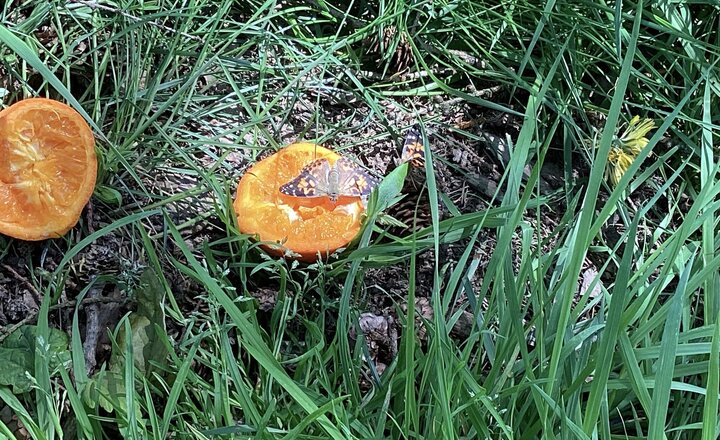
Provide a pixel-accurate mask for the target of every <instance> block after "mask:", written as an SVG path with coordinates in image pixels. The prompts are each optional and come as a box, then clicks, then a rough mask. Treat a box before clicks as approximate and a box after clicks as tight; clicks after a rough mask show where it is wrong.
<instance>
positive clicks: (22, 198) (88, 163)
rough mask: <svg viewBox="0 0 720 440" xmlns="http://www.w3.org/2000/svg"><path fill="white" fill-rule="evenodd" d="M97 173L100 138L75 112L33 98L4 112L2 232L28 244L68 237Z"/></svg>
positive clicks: (0, 132) (0, 123) (0, 129)
mask: <svg viewBox="0 0 720 440" xmlns="http://www.w3.org/2000/svg"><path fill="white" fill-rule="evenodd" d="M96 175H97V158H96V156H95V139H94V138H93V134H92V131H91V130H90V127H89V126H88V125H87V123H86V122H85V120H84V119H83V117H82V116H81V115H80V114H79V113H78V112H76V111H75V110H74V109H73V108H71V107H69V106H67V105H65V104H63V103H61V102H58V101H54V100H51V99H45V98H31V99H26V100H24V101H20V102H17V103H15V104H13V105H11V106H10V107H8V108H6V109H4V110H3V111H2V112H0V233H3V234H6V235H9V236H12V237H15V238H20V239H23V240H43V239H46V238H51V237H59V236H61V235H63V234H65V233H66V232H67V231H68V230H69V229H70V228H72V227H73V226H74V225H75V224H76V223H77V221H78V219H79V218H80V214H81V213H82V209H83V207H84V206H85V204H86V203H87V201H88V200H89V199H90V196H91V195H92V192H93V189H94V187H95V178H96Z"/></svg>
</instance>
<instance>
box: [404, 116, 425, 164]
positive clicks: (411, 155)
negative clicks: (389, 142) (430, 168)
mask: <svg viewBox="0 0 720 440" xmlns="http://www.w3.org/2000/svg"><path fill="white" fill-rule="evenodd" d="M405 162H410V165H412V166H414V167H416V168H423V167H425V144H424V143H423V140H422V134H421V133H420V126H418V125H414V126H413V127H412V128H411V129H410V130H409V131H408V133H407V135H406V136H405V143H404V145H403V149H402V153H401V154H400V163H405Z"/></svg>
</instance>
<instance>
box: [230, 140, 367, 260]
mask: <svg viewBox="0 0 720 440" xmlns="http://www.w3.org/2000/svg"><path fill="white" fill-rule="evenodd" d="M320 158H327V159H328V161H329V162H330V163H331V164H332V163H335V161H337V160H338V159H339V158H340V155H338V154H337V153H335V152H333V151H331V150H328V149H327V148H323V147H321V146H319V145H315V144H311V143H297V144H293V145H290V146H288V147H286V148H283V149H282V150H280V151H279V152H277V153H275V154H273V155H272V156H270V157H268V158H266V159H263V160H261V161H259V162H257V163H256V164H255V165H254V166H252V167H251V168H250V169H249V170H248V171H247V172H246V173H245V175H243V177H242V178H241V179H240V183H239V185H238V189H237V196H236V198H235V203H234V207H235V212H236V214H237V218H238V226H239V228H240V231H241V232H242V233H245V234H252V235H255V234H257V235H258V236H259V238H260V240H261V241H270V242H277V243H278V246H277V247H270V246H265V249H266V250H267V251H268V252H270V253H272V254H273V255H278V256H280V255H283V253H284V251H285V250H286V249H289V250H290V251H292V252H293V253H295V254H298V255H297V257H298V259H300V260H303V261H308V262H310V261H315V260H316V259H317V254H318V252H319V253H320V254H321V255H323V256H326V255H328V254H330V253H332V252H334V251H335V250H337V249H338V248H341V247H343V246H346V245H347V244H348V243H350V241H352V239H353V238H355V236H356V235H357V234H358V232H359V231H360V226H361V214H362V213H363V212H364V207H363V205H362V203H361V201H360V199H359V198H357V197H340V198H339V199H338V200H337V201H336V202H335V203H333V202H332V201H330V198H329V197H313V198H308V197H292V196H288V195H285V194H282V193H281V192H280V191H279V188H280V186H282V185H283V184H285V183H287V182H288V181H290V180H291V179H293V178H294V177H296V176H297V175H298V173H300V171H301V170H302V168H303V167H304V166H305V165H307V164H308V163H309V162H311V161H313V160H315V159H320Z"/></svg>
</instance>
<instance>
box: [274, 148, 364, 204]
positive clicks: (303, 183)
mask: <svg viewBox="0 0 720 440" xmlns="http://www.w3.org/2000/svg"><path fill="white" fill-rule="evenodd" d="M377 183H378V181H377V179H375V178H374V177H372V176H371V175H370V174H368V173H367V172H366V171H365V170H363V169H362V168H360V167H359V166H358V165H356V164H354V163H353V162H352V161H351V160H349V159H346V158H344V157H341V158H340V159H338V160H337V161H336V162H335V163H334V164H333V165H330V161H328V160H327V159H324V158H323V159H316V160H314V161H312V162H310V163H309V164H307V165H305V167H303V169H302V171H300V174H298V175H297V177H295V178H294V179H293V180H291V181H289V182H288V183H286V184H284V185H282V186H281V187H280V192H281V193H283V194H286V195H289V196H293V197H329V198H330V200H331V201H332V202H336V201H337V200H338V198H339V197H342V196H346V197H367V196H369V195H370V193H371V192H372V190H373V188H374V187H375V186H376V185H377Z"/></svg>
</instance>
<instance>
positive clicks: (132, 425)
mask: <svg viewBox="0 0 720 440" xmlns="http://www.w3.org/2000/svg"><path fill="white" fill-rule="evenodd" d="M93 5H94V6H93ZM366 10H371V11H373V12H372V13H365V11H366ZM718 12H719V11H718V8H717V6H713V5H711V4H700V3H686V2H676V3H668V4H667V5H665V4H659V3H658V4H655V3H652V4H651V5H646V4H644V3H627V2H626V3H619V2H618V3H617V4H616V3H612V2H608V3H604V2H581V3H577V2H568V1H551V2H547V3H545V4H536V3H533V2H525V1H511V2H484V1H471V0H456V1H442V2H438V1H434V2H432V1H420V2H410V1H407V2H406V1H402V0H397V1H394V0H387V1H385V0H375V1H372V2H368V3H364V2H337V1H333V2H330V3H329V2H326V1H317V2H275V1H268V2H264V3H263V2H256V1H249V2H234V1H231V0H195V1H191V2H171V1H166V0H156V1H144V2H134V1H126V0H121V1H118V2H105V1H100V2H94V1H76V2H59V1H38V0H26V1H14V2H11V3H9V4H7V5H5V6H4V9H2V10H0V68H2V69H3V72H4V73H5V74H6V76H5V77H4V78H2V83H1V84H0V86H1V87H3V89H4V92H5V95H4V98H3V99H4V102H5V103H6V104H7V103H9V102H13V101H15V100H17V99H21V98H24V97H30V96H38V95H40V96H51V97H55V98H57V99H61V100H64V101H66V102H68V103H69V104H71V105H72V106H73V107H75V108H76V109H77V110H78V111H81V113H83V114H84V116H85V117H86V118H87V119H88V122H89V123H91V125H92V127H93V129H94V131H95V134H96V138H97V141H98V152H99V154H100V158H101V160H100V170H99V176H98V186H97V189H96V192H95V195H94V198H93V205H94V210H95V212H96V213H98V215H99V218H100V219H101V227H98V228H96V230H95V232H93V233H89V232H88V231H87V229H86V227H87V225H86V224H84V223H83V224H81V225H79V226H78V227H76V228H75V230H74V231H73V232H71V233H69V234H68V236H67V237H66V239H65V240H56V241H54V242H53V244H44V245H42V246H41V247H42V249H45V250H46V251H47V250H48V249H55V250H57V251H58V252H60V254H61V255H62V257H61V258H60V259H59V260H58V264H57V267H56V268H54V269H53V270H50V271H47V270H45V271H40V270H34V269H32V264H33V263H29V266H28V267H29V268H30V269H31V270H34V272H32V273H33V276H32V279H31V282H32V283H33V284H34V286H35V287H36V288H37V290H38V292H40V293H41V295H42V297H43V303H42V307H41V309H40V311H39V314H38V317H37V320H36V322H33V323H34V324H37V327H36V329H35V331H36V333H35V334H36V338H37V340H36V346H35V347H34V351H33V348H32V347H26V349H27V350H30V351H33V352H34V354H33V356H32V358H31V359H32V362H33V363H32V367H29V374H30V375H31V376H32V377H33V384H34V385H33V387H32V388H31V389H30V390H25V391H22V392H19V391H17V390H13V388H12V387H11V386H9V384H7V383H6V382H5V381H4V380H3V381H2V383H3V384H6V385H8V386H6V385H3V386H0V399H2V401H3V402H4V405H5V406H7V407H8V408H9V411H10V413H11V414H13V415H15V416H16V417H17V420H19V421H20V422H21V423H22V425H23V426H24V429H25V430H26V431H27V432H28V435H29V437H30V438H34V439H50V438H60V437H62V438H76V437H77V438H118V436H124V437H128V438H156V439H165V438H192V439H196V438H257V439H270V438H286V439H294V438H301V439H310V438H336V439H341V438H342V439H344V438H358V439H366V438H377V439H380V438H399V439H402V438H424V439H451V438H466V439H471V438H493V439H494V438H513V439H532V438H549V439H553V438H587V439H590V438H603V439H611V438H618V439H619V438H628V439H635V438H652V439H656V438H668V439H681V438H682V439H684V438H702V439H704V440H709V439H715V438H717V436H718V434H720V423H719V421H718V398H719V396H720V391H719V387H720V360H719V356H720V330H718V329H719V328H720V327H718V325H717V322H718V319H719V318H720V297H719V296H718V295H719V292H718V286H720V272H719V271H718V268H719V267H720V254H719V253H718V249H719V247H720V246H719V244H718V243H719V241H718V237H717V234H716V232H717V230H718V221H717V218H718V217H717V213H718V208H719V207H720V206H719V205H718V203H719V202H718V194H719V193H720V183H719V182H718V163H719V162H718V159H717V148H716V147H715V144H716V143H717V136H716V132H717V130H718V117H717V114H718V111H719V110H720V109H718V102H720V100H718V96H717V95H718V87H717V86H718V83H717V74H716V72H717V66H716V65H715V62H716V61H717V59H718V55H719V54H720V42H719V41H718V34H717V26H718V17H720V14H718ZM47 27H50V28H52V29H54V31H55V34H54V35H51V36H50V37H47V36H46V32H45V31H46V29H47ZM388 29H392V30H394V32H388V31H387V30H388ZM378 40H382V42H383V43H382V44H381V45H380V47H381V49H380V50H379V53H372V52H370V50H369V47H370V46H371V45H372V43H371V42H372V41H375V42H377V41H378ZM402 50H405V51H407V53H411V56H410V57H409V71H408V72H403V73H398V74H396V68H397V65H398V62H399V61H398V57H397V56H396V55H395V54H397V53H400V51H402ZM418 72H420V74H416V75H413V73H418ZM491 90H500V92H491ZM461 111H462V112H464V114H468V115H475V116H477V117H480V118H485V119H489V118H490V116H492V115H496V114H499V113H500V114H506V115H509V116H512V118H514V119H513V120H514V121H516V124H517V126H516V127H514V128H513V127H512V122H511V123H508V127H509V128H508V133H511V134H512V143H511V144H508V145H507V147H508V148H509V149H510V152H509V156H508V161H507V162H506V163H504V164H503V166H502V167H499V168H500V169H501V171H502V179H501V181H500V183H499V185H498V188H499V189H500V190H501V191H498V192H497V193H496V195H495V197H494V200H493V202H492V205H488V204H487V203H486V204H485V206H489V207H488V209H486V210H481V211H477V212H474V211H473V210H472V209H460V208H458V207H456V206H454V205H452V204H451V203H449V202H448V200H450V197H448V196H447V195H446V194H438V192H439V190H440V189H442V188H444V187H443V185H444V184H445V183H444V182H443V181H440V180H438V181H436V178H435V174H434V173H433V172H432V170H433V169H440V168H442V167H445V168H444V169H448V165H452V169H454V170H455V171H453V173H455V176H456V177H458V178H462V177H466V178H467V180H468V181H471V180H472V179H474V178H475V177H473V176H474V174H473V173H474V172H475V170H472V169H463V168H462V167H459V166H457V164H453V163H452V154H453V152H452V148H453V146H457V145H461V146H464V147H465V148H467V149H470V150H475V151H479V153H480V154H484V155H486V156H494V153H492V152H489V151H487V148H486V147H483V146H482V144H481V143H480V142H479V138H478V135H477V133H476V132H473V131H472V130H470V129H465V128H458V127H456V126H455V125H454V123H453V117H454V115H455V113H456V112H461ZM634 115H639V116H641V117H648V118H652V119H653V120H654V121H655V122H656V126H657V127H656V128H655V130H653V131H652V132H651V133H650V136H649V137H650V140H649V143H648V146H647V147H646V148H645V149H644V150H643V151H642V153H641V154H640V155H639V157H638V159H637V160H636V161H635V162H633V164H632V165H631V166H630V167H629V169H628V170H627V172H625V173H624V175H623V178H622V179H621V180H620V182H619V184H618V185H617V186H615V187H613V186H611V185H610V184H609V183H608V181H607V180H606V179H605V175H606V166H607V161H608V154H609V152H610V149H611V148H612V147H613V146H614V145H616V144H615V142H616V135H617V134H618V133H619V132H620V131H622V128H623V127H624V126H626V125H627V123H628V121H629V120H630V119H631V117H632V116H634ZM414 120H418V121H421V122H422V126H423V133H424V136H426V137H427V138H429V139H430V141H431V142H432V143H433V149H434V151H435V155H434V156H433V157H432V158H430V160H429V161H428V164H427V167H428V168H427V170H426V171H427V172H426V175H427V189H428V191H429V194H430V202H429V203H430V204H429V207H428V208H426V209H429V212H430V215H431V218H432V219H433V224H432V226H430V227H428V228H425V229H422V230H420V231H418V232H416V233H415V234H412V235H410V236H408V237H403V238H392V237H390V236H385V237H384V238H383V239H382V240H380V237H381V236H382V232H383V228H384V226H383V225H382V224H381V223H379V222H375V220H377V218H376V216H374V215H371V216H370V217H369V222H370V223H371V224H370V225H369V226H368V228H367V229H365V233H364V235H363V236H361V237H360V238H359V243H360V246H358V247H357V249H351V250H348V251H347V252H345V253H343V254H341V255H340V256H339V257H338V258H334V259H331V260H330V261H329V262H328V263H326V264H315V265H304V264H297V263H293V262H291V261H285V260H281V259H275V258H271V257H268V256H267V255H265V254H264V252H263V251H262V250H260V249H259V248H258V246H257V244H256V243H254V242H253V241H252V240H251V239H250V237H247V236H246V235H242V234H240V233H239V232H238V230H237V226H236V220H235V215H234V211H233V208H232V200H233V198H234V191H235V188H236V185H237V180H238V179H239V177H240V176H241V175H242V173H243V172H244V171H245V169H246V167H247V166H248V165H249V164H252V163H253V162H254V161H256V160H257V159H259V158H260V157H261V155H263V154H265V153H266V152H267V151H272V150H277V149H279V148H281V147H282V146H283V145H285V144H287V143H289V142H291V141H293V140H295V139H310V140H316V141H319V142H322V143H325V144H327V145H329V146H331V147H333V148H337V149H339V150H345V149H346V148H349V151H352V152H353V153H360V154H359V156H361V157H362V156H363V154H362V153H363V152H369V153H374V152H375V151H377V150H373V148H374V147H373V146H375V145H380V146H384V147H389V146H391V145H392V146H395V145H397V144H398V143H399V142H401V141H402V133H404V129H405V128H406V127H407V126H409V125H410V124H411V123H412V122H413V121H414ZM368 133H371V135H368ZM588 140H594V141H593V142H592V143H588ZM378 148H379V147H378ZM550 162H552V163H555V164H559V168H558V169H559V170H560V171H559V172H560V175H559V176H557V177H558V178H559V179H560V180H561V182H562V184H561V185H560V189H559V190H557V191H555V192H553V193H550V194H548V193H544V192H541V191H540V188H541V182H542V180H543V179H544V178H545V177H547V176H544V175H543V173H542V172H541V169H542V168H543V165H546V164H547V163H550ZM158 176H160V177H161V178H165V177H163V176H173V178H176V179H178V180H179V181H178V182H175V181H173V182H174V183H171V184H170V187H169V188H168V187H165V186H162V185H161V184H160V183H158V182H159V180H158ZM178 176H181V177H180V178H179V177H178ZM161 183H162V182H161ZM387 187H388V191H390V192H392V191H393V188H394V187H392V186H391V185H390V184H388V185H387ZM388 200H389V199H379V200H378V205H379V206H382V205H383V204H386V203H387V201H388ZM485 202H490V199H489V198H487V200H485ZM371 206H373V205H371ZM441 211H443V212H445V213H447V214H446V215H445V217H444V218H443V219H441V218H440V212H441ZM373 223H374V224H373ZM193 228H206V229H205V230H209V231H210V232H211V234H210V235H209V236H210V239H208V240H205V241H202V242H193V241H192V240H191V239H189V238H188V234H190V233H191V231H193ZM110 236H113V237H122V238H123V242H124V243H125V246H126V248H127V249H129V250H130V251H129V255H130V256H129V257H127V258H128V260H129V261H131V262H133V263H134V264H133V265H128V266H127V267H124V268H122V269H121V270H119V271H117V270H116V271H110V272H108V273H101V274H100V275H101V276H100V277H98V278H97V279H95V280H90V281H88V283H87V285H82V286H78V287H77V288H76V289H75V290H72V293H73V294H74V295H79V296H78V298H77V299H78V303H81V302H82V301H80V300H83V298H85V297H86V296H87V297H89V295H91V294H92V292H93V291H94V290H97V289H98V288H101V287H99V286H108V285H109V286H117V288H119V289H120V290H122V292H123V293H124V294H125V295H127V296H129V297H130V298H131V299H133V300H134V301H136V302H137V304H138V307H137V309H136V310H135V312H134V313H132V314H128V315H126V316H124V317H122V319H121V320H120V322H119V323H118V324H117V326H116V327H115V328H113V329H111V330H112V331H113V333H112V338H111V341H112V358H111V359H109V360H107V362H106V363H105V364H101V365H98V368H100V367H102V369H101V372H94V373H93V374H92V375H90V376H88V375H87V373H86V370H85V364H84V362H85V360H84V356H83V352H82V351H83V347H82V341H81V340H80V338H81V334H82V332H81V330H82V328H83V327H84V325H85V323H84V321H83V319H82V310H81V309H80V308H79V306H78V307H75V308H74V309H72V310H74V313H73V314H72V325H71V328H72V330H71V332H70V335H69V336H70V343H69V345H68V347H66V349H67V350H68V351H69V355H70V356H68V357H67V359H71V360H68V361H67V362H66V363H65V364H64V366H58V365H57V362H55V361H53V360H52V355H53V353H52V350H51V349H54V348H53V347H51V346H48V345H47V344H45V343H44V341H46V340H47V338H48V337H49V335H50V330H51V328H52V327H54V326H58V320H57V316H56V315H53V314H52V313H51V307H52V306H54V305H56V304H57V303H61V302H62V301H66V300H67V299H68V298H66V293H68V292H69V291H71V289H70V287H68V286H69V285H68V284H67V281H68V280H69V279H70V278H72V276H73V274H74V273H75V272H76V271H77V270H79V269H78V266H77V265H78V263H77V260H76V259H75V258H74V257H76V256H78V255H82V253H83V252H84V251H85V250H86V249H87V248H88V247H89V246H91V245H92V244H93V243H94V242H98V240H102V239H103V238H104V237H110ZM488 239H491V240H493V241H494V245H493V244H490V245H488V242H487V240H488ZM18 245H19V244H18V242H16V241H13V240H9V239H8V240H5V241H3V242H2V246H3V251H2V255H3V258H8V255H11V254H14V253H15V252H16V248H17V246H18ZM446 246H452V247H453V249H455V250H456V251H457V252H456V254H455V255H456V257H455V258H454V259H453V260H452V261H448V260H447V259H445V258H435V259H434V260H432V261H431V263H432V264H430V265H422V264H420V263H421V259H422V258H427V253H426V251H428V250H430V251H433V252H434V253H435V255H442V254H443V253H444V252H445V249H446ZM423 252H425V253H423ZM36 257H37V256H36ZM37 258H39V257H37ZM37 258H36V260H37ZM31 260H32V259H31ZM422 261H424V260H422ZM393 265H400V266H402V267H407V268H409V270H408V271H407V273H408V275H407V285H408V288H407V291H402V292H398V291H387V295H388V296H389V298H388V299H387V300H386V301H385V303H392V304H393V306H392V307H389V309H388V310H387V311H388V313H390V314H392V315H394V316H395V320H396V324H398V328H399V340H398V341H397V347H398V353H397V355H396V356H394V358H393V359H392V362H390V363H389V364H388V365H387V368H386V369H385V370H384V372H382V374H379V372H378V371H377V370H376V369H375V368H376V367H375V366H374V365H372V366H370V365H369V364H368V362H366V361H365V360H364V359H366V355H367V354H368V353H369V348H368V346H367V344H366V343H365V342H364V341H365V340H364V339H363V338H358V339H357V340H356V339H353V338H350V337H349V335H350V334H351V333H353V332H354V331H355V329H356V328H357V322H358V319H359V316H360V314H361V313H363V312H365V311H367V308H368V307H369V304H373V298H368V292H369V291H378V290H377V289H375V290H372V289H371V287H373V286H369V285H368V283H369V282H368V279H369V278H368V277H369V274H370V273H371V272H372V271H374V270H387V268H388V267H391V266H393ZM588 266H594V269H596V270H597V273H598V275H597V276H592V272H588V271H587V269H588ZM428 271H429V272H428ZM180 274H181V275H180ZM588 274H591V275H590V285H589V286H587V285H586V288H583V289H581V288H580V286H581V280H582V279H583V277H584V276H587V275H588ZM420 275H422V276H423V278H422V280H431V282H430V283H429V285H420V283H421V281H420V279H419V277H420ZM180 276H182V277H185V278H187V279H190V280H192V281H193V282H194V283H195V284H196V285H197V286H198V287H197V289H196V291H192V292H191V291H186V290H183V289H181V288H179V287H178V286H180V285H179V284H178V283H177V280H178V279H179V277H180ZM265 287H267V288H272V289H273V290H274V292H275V293H276V302H275V305H274V307H273V308H272V309H271V310H270V311H267V312H261V311H259V308H258V304H257V303H256V302H255V301H254V300H253V298H252V296H251V293H253V292H257V291H258V289H259V288H265ZM380 287H383V286H380ZM423 289H426V290H428V291H430V295H429V296H428V301H429V304H430V305H431V306H432V310H433V314H432V316H426V315H423V316H422V319H421V316H420V315H421V313H420V311H418V310H415V308H414V307H406V305H407V304H415V301H416V298H417V297H418V293H419V292H421V291H423ZM196 295H197V296H196ZM70 299H75V298H70ZM196 304H199V305H198V307H195V305H196ZM160 305H162V306H160ZM463 312H469V313H470V314H471V316H472V323H473V327H472V329H470V330H469V332H468V336H467V337H465V338H463V339H458V338H457V337H455V336H453V334H452V333H451V329H452V328H453V326H454V325H455V324H456V322H458V321H459V320H461V318H462V317H463V316H465V315H464V314H463ZM421 331H422V332H424V334H425V336H424V337H423V338H421V337H418V336H416V335H417V334H418V333H419V332H421ZM529 341H532V342H529ZM129 359H133V360H134V362H129V361H127V360H129ZM0 379H2V378H0ZM366 384H370V386H369V387H368V386H366ZM0 432H2V435H3V436H7V437H8V438H27V437H23V435H22V434H20V431H19V430H18V429H16V427H15V425H13V424H12V423H11V422H10V421H8V420H6V419H5V418H1V419H0ZM663 436H664V437H663Z"/></svg>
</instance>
